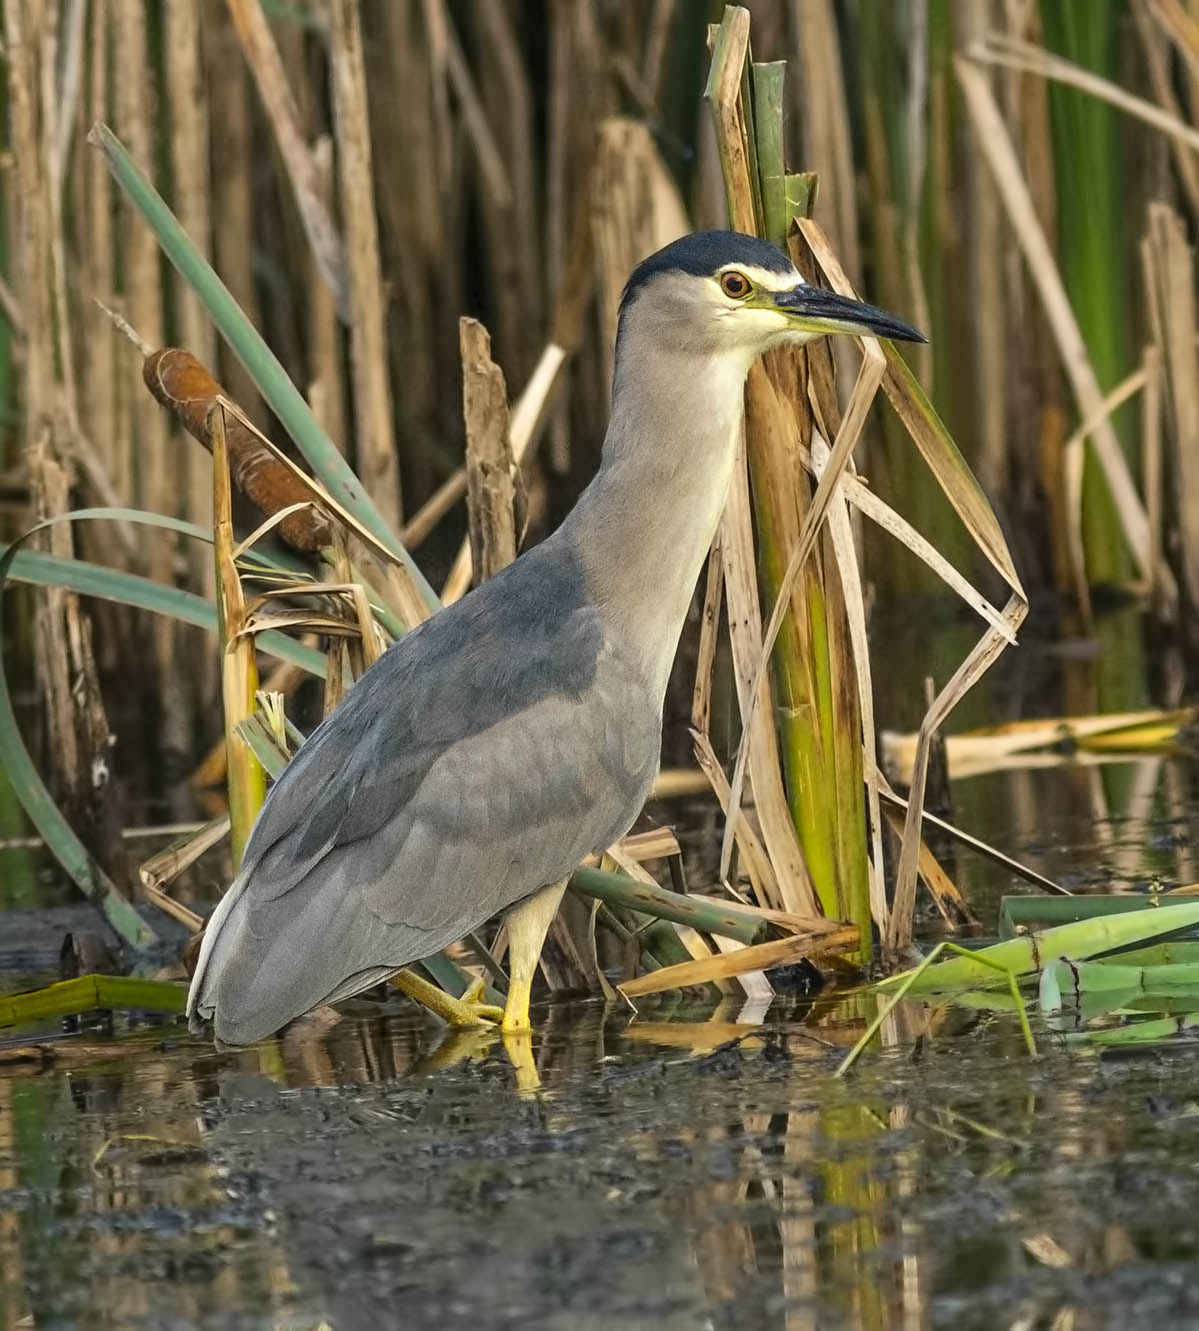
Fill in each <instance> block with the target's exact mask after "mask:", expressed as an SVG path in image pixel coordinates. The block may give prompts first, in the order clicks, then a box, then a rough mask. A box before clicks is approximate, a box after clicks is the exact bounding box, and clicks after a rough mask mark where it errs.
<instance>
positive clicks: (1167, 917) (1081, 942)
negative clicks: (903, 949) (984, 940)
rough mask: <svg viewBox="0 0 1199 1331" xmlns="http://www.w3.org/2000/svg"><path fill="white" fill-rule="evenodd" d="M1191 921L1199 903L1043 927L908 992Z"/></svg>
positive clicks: (930, 973) (974, 982)
mask: <svg viewBox="0 0 1199 1331" xmlns="http://www.w3.org/2000/svg"><path fill="white" fill-rule="evenodd" d="M1195 924H1199V902H1188V903H1185V904H1182V905H1177V906H1157V907H1154V906H1149V905H1146V907H1145V909H1144V910H1138V911H1129V912H1127V913H1125V914H1120V915H1103V916H1098V917H1096V918H1094V919H1090V920H1079V921H1076V922H1075V923H1072V924H1063V925H1059V926H1058V927H1057V928H1056V929H1046V930H1045V932H1044V933H1042V934H1038V935H1036V936H1035V937H1024V938H1012V939H1009V940H1008V941H1007V942H1006V943H996V944H994V945H993V946H992V947H986V948H982V949H981V950H980V951H978V952H974V953H971V954H970V955H969V956H956V957H954V958H953V960H952V961H943V962H941V963H940V964H939V965H936V966H930V967H928V968H927V969H926V970H925V971H924V972H923V973H922V974H920V975H919V976H917V977H916V979H915V981H914V982H913V983H912V985H911V986H910V988H911V991H912V992H917V993H934V992H941V991H944V990H946V989H953V988H956V987H957V986H959V985H969V986H985V985H987V984H988V983H994V980H995V972H994V969H993V967H994V966H995V965H998V966H1000V967H1002V968H1003V969H1004V970H1005V971H1008V972H1010V973H1011V974H1013V975H1018V976H1019V975H1032V974H1034V973H1036V972H1037V971H1039V970H1040V969H1041V967H1042V966H1043V965H1044V964H1046V963H1047V962H1049V961H1056V960H1057V958H1058V957H1063V956H1064V957H1069V958H1070V959H1071V960H1072V961H1086V960H1089V959H1090V958H1091V957H1096V956H1099V955H1100V954H1102V953H1104V952H1113V951H1115V950H1116V949H1117V948H1121V947H1128V946H1130V945H1132V944H1134V943H1143V942H1145V941H1146V940H1148V939H1151V938H1162V937H1164V936H1165V935H1167V934H1172V933H1176V932H1177V931H1178V930H1180V929H1187V928H1190V927H1191V926H1192V925H1195ZM987 963H991V965H990V966H988V964H987ZM911 975H912V972H905V973H904V974H902V975H893V976H891V977H890V978H889V979H887V980H884V981H883V982H882V985H881V986H880V987H882V988H889V987H890V986H892V985H897V984H902V983H904V982H905V981H906V980H907V979H908V978H909V977H910V976H911Z"/></svg>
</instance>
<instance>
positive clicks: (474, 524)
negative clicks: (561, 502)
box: [458, 316, 517, 584]
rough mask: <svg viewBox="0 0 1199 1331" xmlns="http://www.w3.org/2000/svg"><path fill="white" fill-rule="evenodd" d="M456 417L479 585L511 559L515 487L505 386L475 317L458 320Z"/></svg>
mask: <svg viewBox="0 0 1199 1331" xmlns="http://www.w3.org/2000/svg"><path fill="white" fill-rule="evenodd" d="M458 345H459V349H460V351H461V353H462V415H463V419H464V421H465V425H466V506H467V515H468V519H469V524H470V554H471V568H472V570H473V572H474V580H475V583H476V584H478V583H480V582H483V581H485V580H486V579H487V578H490V577H491V576H492V575H493V574H495V573H498V572H499V571H500V569H502V568H506V567H507V566H508V565H509V564H510V563H512V561H513V560H514V559H515V558H516V546H517V532H516V516H515V509H514V505H515V501H516V484H515V480H514V474H515V464H514V462H513V460H512V446H511V444H510V442H509V439H508V388H507V385H506V384H505V382H504V372H503V370H501V369H500V367H499V366H498V365H497V364H496V363H495V362H494V361H493V360H492V359H491V337H490V336H489V334H488V332H487V329H486V328H484V327H483V325H482V324H481V323H480V322H479V321H478V320H477V319H471V318H467V317H465V316H463V317H462V318H461V319H459V320H458Z"/></svg>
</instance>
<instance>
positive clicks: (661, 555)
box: [563, 348, 750, 691]
mask: <svg viewBox="0 0 1199 1331" xmlns="http://www.w3.org/2000/svg"><path fill="white" fill-rule="evenodd" d="M650 361H651V358H646V359H645V360H643V361H641V362H640V363H638V364H636V365H630V364H628V363H627V360H626V359H625V358H622V356H621V354H620V349H619V348H618V351H617V362H616V375H615V386H614V391H613V404H614V405H613V412H612V418H611V420H610V421H609V424H608V432H607V434H606V436H605V438H604V449H603V458H602V461H601V463H600V468H599V471H598V472H597V473H596V476H595V478H594V480H592V482H591V484H590V485H589V486H588V487H587V489H586V490H585V491H584V492H583V494H582V496H581V497H580V499H579V502H578V504H577V505H576V507H575V509H574V511H573V512H572V513H571V514H570V516H569V517H568V518H567V520H566V522H565V523H564V524H563V528H564V532H563V534H564V535H565V536H567V537H568V538H569V539H572V540H573V542H574V544H575V546H576V548H577V550H578V552H579V555H580V557H581V559H582V561H583V565H584V568H585V569H586V574H587V581H588V585H589V591H590V593H591V595H592V597H593V599H594V601H595V603H596V605H597V607H598V608H599V610H600V613H601V614H602V615H603V617H604V619H605V620H606V621H607V623H608V626H609V629H610V631H612V632H613V633H614V634H616V635H617V636H618V637H619V638H621V639H623V640H624V642H625V643H626V645H628V646H630V647H631V648H633V649H634V650H636V651H637V652H639V653H640V654H641V656H642V658H643V663H644V665H645V668H646V670H647V673H648V674H649V676H650V678H651V679H652V680H653V681H654V683H655V685H656V686H660V687H661V689H662V690H663V691H665V688H666V681H667V678H668V676H669V674H670V667H671V664H672V663H673V661H674V655H675V649H676V647H677V646H678V640H679V634H680V633H681V631H682V628H683V621H684V619H685V618H686V615H687V610H688V607H689V605H690V603H691V597H692V593H693V591H694V589H695V583H696V580H697V578H698V576H699V571H700V569H701V568H702V567H703V562H704V558H705V556H706V555H707V552H708V547H709V546H710V545H711V543H712V537H713V536H714V534H715V532H716V527H717V524H718V523H719V521H720V515H721V512H722V510H723V509H724V503H725V498H726V496H727V494H728V489H729V480H730V478H731V476H732V471H733V460H734V457H735V454H736V448H737V439H738V434H739V430H740V426H741V418H742V411H743V399H744V385H745V376H746V373H747V371H748V369H749V363H750V358H749V357H748V356H747V355H746V354H744V353H740V352H725V353H721V354H720V355H717V356H703V357H701V356H697V355H694V354H690V353H684V352H678V351H666V352H662V351H661V350H659V351H657V352H656V353H655V355H654V356H653V357H652V363H650Z"/></svg>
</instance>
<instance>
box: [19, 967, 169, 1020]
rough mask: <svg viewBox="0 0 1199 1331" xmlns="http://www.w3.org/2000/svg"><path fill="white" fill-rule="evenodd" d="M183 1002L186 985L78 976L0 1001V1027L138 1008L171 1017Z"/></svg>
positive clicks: (125, 977)
mask: <svg viewBox="0 0 1199 1331" xmlns="http://www.w3.org/2000/svg"><path fill="white" fill-rule="evenodd" d="M186 1003H187V985H186V984H178V983H175V982H172V981H169V980H142V979H137V978H134V977H130V976H124V975H81V976H79V977H78V979H75V980H63V981H62V982H61V983H60V984H51V985H47V986H46V987H45V988H44V989H34V990H32V991H30V992H29V993H26V994H9V995H7V996H6V997H3V998H0V1027H5V1026H23V1025H27V1024H30V1023H33V1022H38V1021H50V1020H53V1018H55V1017H73V1016H78V1015H79V1014H81V1013H84V1012H94V1011H96V1010H97V1009H98V1008H138V1009H141V1010H142V1011H146V1012H165V1013H171V1014H174V1013H180V1012H182V1011H183V1009H184V1007H185V1005H186Z"/></svg>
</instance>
